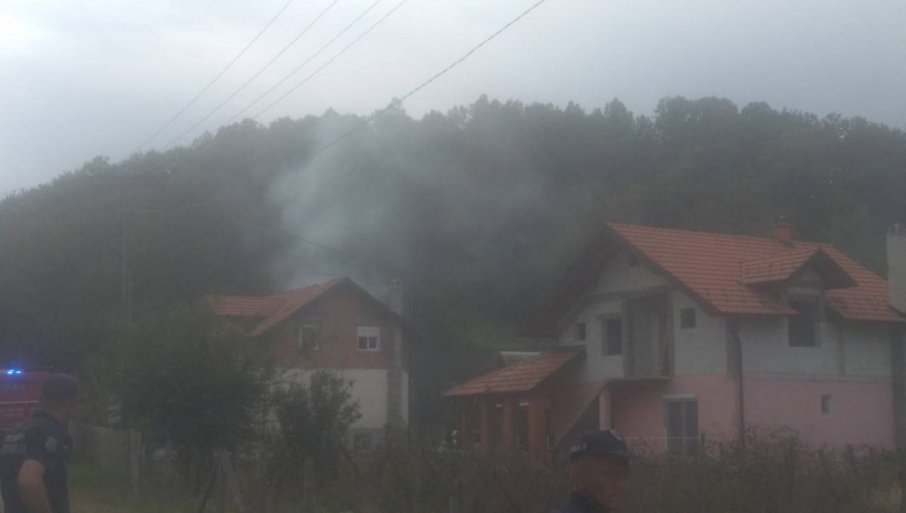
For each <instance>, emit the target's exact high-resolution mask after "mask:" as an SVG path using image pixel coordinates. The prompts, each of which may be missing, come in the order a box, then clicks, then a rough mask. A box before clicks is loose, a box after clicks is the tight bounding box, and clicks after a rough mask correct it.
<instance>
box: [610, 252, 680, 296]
mask: <svg viewBox="0 0 906 513" xmlns="http://www.w3.org/2000/svg"><path fill="white" fill-rule="evenodd" d="M668 284H669V282H668V281H667V279H666V278H664V277H663V276H662V275H660V274H658V273H657V272H656V271H655V270H654V269H652V268H651V266H649V265H648V263H647V262H644V261H642V260H641V259H640V258H638V257H637V256H636V255H633V254H631V253H630V252H629V251H627V250H625V249H621V250H619V251H617V252H616V253H615V254H614V255H613V256H612V257H611V258H610V259H609V260H608V261H607V263H606V264H605V265H604V269H602V270H601V272H600V273H599V274H598V282H597V287H596V291H597V292H615V291H628V290H640V289H649V288H654V287H661V286H664V285H668Z"/></svg>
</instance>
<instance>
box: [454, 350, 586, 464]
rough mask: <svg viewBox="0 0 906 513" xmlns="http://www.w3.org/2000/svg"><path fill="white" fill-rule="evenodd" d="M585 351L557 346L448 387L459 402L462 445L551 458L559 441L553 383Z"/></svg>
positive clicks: (492, 451)
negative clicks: (553, 413) (553, 420)
mask: <svg viewBox="0 0 906 513" xmlns="http://www.w3.org/2000/svg"><path fill="white" fill-rule="evenodd" d="M583 355H584V350H583V348H581V347H560V348H555V349H553V350H551V351H547V352H545V353H541V354H540V355H538V356H535V357H532V358H528V359H525V360H521V361H518V362H516V363H513V364H511V365H508V366H505V367H503V368H500V369H497V370H494V371H491V372H489V373H487V374H483V375H481V376H478V377H476V378H473V379H471V380H469V381H467V382H465V383H462V384H460V385H457V386H455V387H453V388H451V389H449V390H447V391H446V392H445V393H444V395H446V396H447V397H453V398H455V399H456V400H457V401H458V402H459V407H460V428H459V433H460V434H459V441H460V445H461V446H462V448H463V449H465V450H470V449H478V450H480V451H481V452H482V453H484V454H492V453H503V454H506V453H513V452H517V451H523V452H527V453H529V454H531V455H533V456H535V457H537V458H545V457H546V456H547V454H548V453H549V452H550V450H551V449H552V447H553V443H554V440H553V432H552V429H551V409H552V401H555V400H556V394H555V393H553V386H552V385H553V384H554V383H555V381H556V378H557V377H558V376H559V375H561V374H562V373H564V372H565V371H566V370H567V369H568V368H569V367H570V366H571V365H573V364H574V363H575V362H577V361H579V360H580V359H581V358H582V357H583Z"/></svg>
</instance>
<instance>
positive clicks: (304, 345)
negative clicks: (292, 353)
mask: <svg viewBox="0 0 906 513" xmlns="http://www.w3.org/2000/svg"><path fill="white" fill-rule="evenodd" d="M320 348H321V325H320V324H315V323H306V324H303V325H301V326H299V350H301V351H303V352H309V351H317V350H318V349H320Z"/></svg>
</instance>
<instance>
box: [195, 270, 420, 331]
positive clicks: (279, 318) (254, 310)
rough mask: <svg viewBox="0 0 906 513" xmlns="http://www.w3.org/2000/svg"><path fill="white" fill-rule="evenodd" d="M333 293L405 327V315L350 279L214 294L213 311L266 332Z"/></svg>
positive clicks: (252, 329)
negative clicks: (240, 293) (279, 290)
mask: <svg viewBox="0 0 906 513" xmlns="http://www.w3.org/2000/svg"><path fill="white" fill-rule="evenodd" d="M333 294H349V295H351V296H354V297H356V298H358V300H360V301H361V302H363V303H364V304H366V305H368V308H371V309H373V310H374V311H375V312H377V313H378V314H379V315H382V316H385V317H389V318H390V319H391V320H392V321H393V322H397V323H399V324H400V325H401V326H403V327H405V326H406V324H405V322H403V319H402V317H400V316H399V314H397V313H396V312H394V311H393V310H392V309H390V307H388V306H387V305H386V304H384V303H383V302H381V301H379V300H378V299H377V298H375V297H374V296H372V295H371V294H370V293H368V292H367V291H366V290H365V289H363V288H362V287H360V286H359V285H358V284H356V283H355V282H354V281H352V280H351V279H350V278H339V279H335V280H331V281H329V282H326V283H322V284H316V285H310V286H308V287H303V288H299V289H295V290H291V291H288V292H283V293H280V294H273V295H270V296H211V297H209V298H208V303H209V304H210V306H211V309H212V311H213V312H214V313H215V314H217V315H221V316H225V317H240V318H244V319H246V320H248V321H250V322H252V326H253V327H252V328H251V334H252V335H253V336H260V335H263V334H265V333H267V332H269V331H270V330H272V329H274V328H276V327H277V326H280V325H282V324H284V323H285V322H288V321H290V320H291V319H293V318H295V317H297V315H298V314H299V313H300V312H304V311H306V310H307V309H309V308H313V307H315V306H316V305H318V304H319V303H320V302H321V301H323V300H324V299H325V298H326V297H329V296H331V295H333Z"/></svg>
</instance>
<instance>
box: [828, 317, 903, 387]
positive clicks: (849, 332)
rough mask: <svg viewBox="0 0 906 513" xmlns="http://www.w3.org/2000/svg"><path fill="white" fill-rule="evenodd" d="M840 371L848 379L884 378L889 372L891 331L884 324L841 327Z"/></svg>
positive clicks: (891, 356) (891, 360)
mask: <svg viewBox="0 0 906 513" xmlns="http://www.w3.org/2000/svg"><path fill="white" fill-rule="evenodd" d="M839 331H840V336H841V337H842V341H843V355H842V356H843V365H842V368H843V372H844V374H845V375H847V376H862V377H887V376H890V375H891V373H892V365H893V355H892V354H891V347H890V332H889V331H888V327H887V326H886V325H883V324H847V325H844V326H843V327H842V329H840V330H839Z"/></svg>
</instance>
